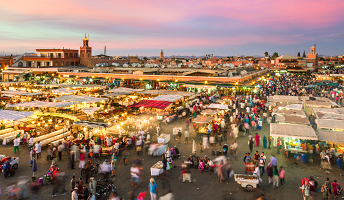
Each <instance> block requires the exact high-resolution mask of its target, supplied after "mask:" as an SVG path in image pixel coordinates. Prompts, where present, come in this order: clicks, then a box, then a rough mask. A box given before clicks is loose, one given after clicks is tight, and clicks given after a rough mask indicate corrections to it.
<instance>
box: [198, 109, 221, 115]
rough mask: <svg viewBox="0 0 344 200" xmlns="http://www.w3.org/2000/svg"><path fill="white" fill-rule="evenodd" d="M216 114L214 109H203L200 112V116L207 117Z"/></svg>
mask: <svg viewBox="0 0 344 200" xmlns="http://www.w3.org/2000/svg"><path fill="white" fill-rule="evenodd" d="M217 113H219V111H218V110H215V109H205V110H203V111H202V112H201V114H202V115H207V116H214V115H216V114H217Z"/></svg>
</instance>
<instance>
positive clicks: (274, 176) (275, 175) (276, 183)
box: [272, 166, 278, 188]
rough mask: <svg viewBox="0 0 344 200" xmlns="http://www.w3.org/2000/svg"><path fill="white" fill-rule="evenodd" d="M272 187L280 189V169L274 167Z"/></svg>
mask: <svg viewBox="0 0 344 200" xmlns="http://www.w3.org/2000/svg"><path fill="white" fill-rule="evenodd" d="M272 175H273V176H272V187H273V188H275V186H276V187H278V169H277V166H274V167H273V172H272Z"/></svg>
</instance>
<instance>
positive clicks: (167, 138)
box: [158, 134, 171, 144]
mask: <svg viewBox="0 0 344 200" xmlns="http://www.w3.org/2000/svg"><path fill="white" fill-rule="evenodd" d="M170 138H171V136H170V134H161V135H160V136H159V137H158V143H164V144H167V143H168V142H169V141H170Z"/></svg>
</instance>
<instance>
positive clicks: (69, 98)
mask: <svg viewBox="0 0 344 200" xmlns="http://www.w3.org/2000/svg"><path fill="white" fill-rule="evenodd" d="M54 100H56V101H70V102H77V103H97V102H101V101H107V100H108V99H107V98H96V97H90V96H78V95H66V96H61V97H58V98H54Z"/></svg>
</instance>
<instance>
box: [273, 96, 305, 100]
mask: <svg viewBox="0 0 344 200" xmlns="http://www.w3.org/2000/svg"><path fill="white" fill-rule="evenodd" d="M273 99H276V100H280V99H286V100H299V97H297V96H287V95H274V96H273Z"/></svg>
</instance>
